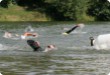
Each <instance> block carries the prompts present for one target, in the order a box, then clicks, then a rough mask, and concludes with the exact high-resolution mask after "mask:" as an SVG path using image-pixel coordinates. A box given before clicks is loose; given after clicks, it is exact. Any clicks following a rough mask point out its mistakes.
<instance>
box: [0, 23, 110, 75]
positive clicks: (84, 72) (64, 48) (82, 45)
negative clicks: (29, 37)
mask: <svg viewBox="0 0 110 75" xmlns="http://www.w3.org/2000/svg"><path fill="white" fill-rule="evenodd" d="M2 24H3V25H4V29H5V28H6V27H5V26H7V25H5V23H2ZM8 24H10V27H9V28H7V29H8V30H9V31H12V32H13V33H18V34H22V33H23V32H24V29H25V27H24V25H25V24H27V23H24V25H21V26H20V24H22V23H15V24H17V25H19V28H17V29H16V28H11V26H12V25H14V23H13V24H12V23H8ZM29 24H31V25H32V26H33V27H34V29H35V31H36V32H37V33H38V34H39V35H40V36H39V37H38V38H34V40H37V41H39V42H40V43H41V45H42V47H43V48H45V47H46V46H47V45H48V44H55V45H56V46H57V47H58V50H55V51H51V52H47V53H45V52H33V51H32V49H31V48H30V47H29V46H28V45H27V44H26V40H20V39H19V40H13V39H5V38H3V37H2V35H3V32H2V31H3V30H4V29H1V30H0V31H1V32H0V35H1V37H0V41H1V42H0V72H1V73H2V74H3V75H107V74H108V73H109V72H110V69H109V66H110V59H109V57H110V51H109V50H95V49H93V48H92V47H90V44H89V43H90V41H89V37H90V36H97V35H99V34H104V33H109V32H110V31H109V28H110V26H109V24H110V23H98V24H100V25H97V26H96V24H97V23H93V24H91V25H88V24H89V23H87V24H86V25H85V27H84V28H83V29H82V32H81V33H76V32H77V31H79V30H76V31H75V33H74V32H73V33H72V34H70V35H68V36H64V35H61V33H62V32H64V30H62V29H63V28H64V27H67V28H69V27H73V25H74V24H71V23H65V24H63V23H44V24H45V25H46V24H53V25H48V26H45V27H44V26H39V25H44V24H43V23H40V24H39V23H29ZM55 24H56V25H55ZM68 24H69V25H68ZM103 24H104V25H103ZM37 25H38V26H37ZM25 26H26V25H25Z"/></svg>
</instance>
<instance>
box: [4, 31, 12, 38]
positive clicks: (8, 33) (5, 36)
mask: <svg viewBox="0 0 110 75" xmlns="http://www.w3.org/2000/svg"><path fill="white" fill-rule="evenodd" d="M3 37H4V38H12V34H11V33H10V32H7V31H6V32H5V33H4V35H3Z"/></svg>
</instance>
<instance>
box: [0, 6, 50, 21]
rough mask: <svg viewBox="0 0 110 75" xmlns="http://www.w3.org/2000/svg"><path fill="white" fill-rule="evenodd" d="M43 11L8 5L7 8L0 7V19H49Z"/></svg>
mask: <svg viewBox="0 0 110 75" xmlns="http://www.w3.org/2000/svg"><path fill="white" fill-rule="evenodd" d="M50 20H51V19H50V18H49V17H47V16H46V14H45V13H40V12H36V11H26V10H25V9H24V8H23V7H20V6H17V5H10V6H9V8H7V9H6V8H5V9H4V8H0V21H1V22H2V21H50Z"/></svg>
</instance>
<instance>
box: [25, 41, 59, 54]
mask: <svg viewBox="0 0 110 75" xmlns="http://www.w3.org/2000/svg"><path fill="white" fill-rule="evenodd" d="M27 43H28V45H29V46H31V48H33V50H34V51H43V52H48V51H52V50H57V48H56V47H55V45H48V46H47V47H46V48H45V49H42V48H41V46H40V43H39V42H38V41H37V42H36V41H34V40H27Z"/></svg>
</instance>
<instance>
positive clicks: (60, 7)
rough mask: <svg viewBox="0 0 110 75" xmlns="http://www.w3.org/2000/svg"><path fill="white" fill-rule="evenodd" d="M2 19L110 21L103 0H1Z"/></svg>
mask: <svg viewBox="0 0 110 75" xmlns="http://www.w3.org/2000/svg"><path fill="white" fill-rule="evenodd" d="M0 21H38V22H39V21H41V22H43V21H44V22H45V21H74V22H95V21H110V3H109V2H108V1H103V0H96V1H93V0H63V1H62V0H61V1H60V0H37V1H36V0H1V2H0Z"/></svg>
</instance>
